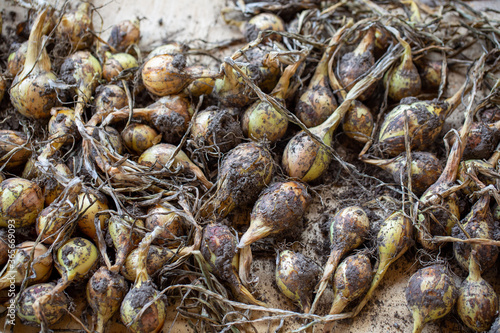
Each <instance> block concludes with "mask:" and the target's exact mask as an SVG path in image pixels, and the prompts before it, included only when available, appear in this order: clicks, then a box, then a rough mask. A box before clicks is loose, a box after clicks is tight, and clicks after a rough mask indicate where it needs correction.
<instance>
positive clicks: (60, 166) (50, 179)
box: [21, 158, 73, 206]
mask: <svg viewBox="0 0 500 333" xmlns="http://www.w3.org/2000/svg"><path fill="white" fill-rule="evenodd" d="M35 163H36V161H35V160H34V159H33V158H30V159H29V160H28V162H27V163H26V165H25V168H24V170H23V173H22V175H21V177H22V178H25V179H28V180H32V179H35V178H37V177H43V176H46V179H44V182H43V183H44V184H43V189H42V190H43V196H44V197H45V206H48V205H50V204H51V203H52V202H54V200H56V199H57V197H59V195H60V194H61V193H62V191H63V190H64V185H63V184H61V183H60V182H59V181H58V180H57V177H59V176H62V177H64V178H66V179H68V180H70V179H72V178H73V173H72V172H71V170H70V169H69V168H68V166H67V165H66V164H64V163H62V162H55V163H54V165H53V166H54V168H55V170H56V172H57V177H55V176H54V175H53V174H50V173H49V174H44V173H43V172H41V170H40V169H39V168H37V167H36V165H35Z"/></svg>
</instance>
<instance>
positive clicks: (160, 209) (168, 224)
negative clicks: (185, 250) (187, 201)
mask: <svg viewBox="0 0 500 333" xmlns="http://www.w3.org/2000/svg"><path fill="white" fill-rule="evenodd" d="M144 226H145V227H146V229H148V230H153V229H154V228H155V227H156V226H162V227H163V229H164V230H163V232H162V233H161V234H160V235H158V240H157V241H156V242H157V243H158V244H165V243H167V244H169V245H179V241H178V240H177V238H178V237H181V236H183V235H185V232H186V231H185V229H186V228H185V222H184V219H183V218H182V217H181V216H180V215H179V214H178V213H176V208H175V207H174V206H173V205H172V204H170V203H168V202H167V201H163V202H160V203H159V204H157V205H154V206H152V207H151V208H150V209H149V210H148V217H146V219H145V220H144Z"/></svg>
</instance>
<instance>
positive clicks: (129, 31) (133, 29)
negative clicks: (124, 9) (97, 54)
mask: <svg viewBox="0 0 500 333" xmlns="http://www.w3.org/2000/svg"><path fill="white" fill-rule="evenodd" d="M140 38H141V30H140V21H139V20H138V19H135V20H133V21H131V20H123V21H121V22H119V23H117V24H115V25H114V26H113V27H112V28H111V32H110V34H109V38H108V44H109V45H111V46H112V47H113V48H114V49H115V50H116V51H118V52H125V51H126V50H127V48H128V47H130V46H132V45H138V44H139V39H140Z"/></svg>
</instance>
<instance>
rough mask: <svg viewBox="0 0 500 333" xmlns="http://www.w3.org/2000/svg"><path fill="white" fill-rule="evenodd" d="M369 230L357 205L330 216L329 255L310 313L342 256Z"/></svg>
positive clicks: (354, 246)
mask: <svg viewBox="0 0 500 333" xmlns="http://www.w3.org/2000/svg"><path fill="white" fill-rule="evenodd" d="M369 232H370V220H369V219H368V215H367V214H366V212H365V211H364V210H363V209H362V208H361V207H359V206H348V207H345V208H343V209H341V210H339V211H338V212H337V213H335V215H334V216H333V217H332V220H331V222H330V244H331V246H330V248H331V250H330V255H329V256H328V261H327V262H326V264H325V268H324V271H323V276H322V277H321V280H320V282H319V285H318V291H317V293H316V297H315V298H314V302H313V304H312V307H311V313H314V311H315V309H316V306H317V303H318V301H319V300H320V298H321V296H322V295H323V293H324V291H325V290H326V287H327V285H328V282H329V281H330V277H331V276H332V275H333V274H334V273H335V270H336V269H337V265H338V264H339V262H340V260H341V259H342V257H343V256H344V255H345V254H347V253H349V252H350V251H352V250H354V249H355V248H357V247H358V246H360V245H361V244H362V243H363V242H364V241H365V239H366V238H367V237H368V233H369Z"/></svg>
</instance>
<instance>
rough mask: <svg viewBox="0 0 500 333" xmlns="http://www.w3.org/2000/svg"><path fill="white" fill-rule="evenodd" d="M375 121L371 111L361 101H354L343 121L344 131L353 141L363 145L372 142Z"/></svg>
mask: <svg viewBox="0 0 500 333" xmlns="http://www.w3.org/2000/svg"><path fill="white" fill-rule="evenodd" d="M374 124H375V120H374V119H373V115H372V112H371V111H370V109H369V108H368V107H367V106H366V105H364V104H363V103H361V102H360V101H357V100H356V101H353V102H352V105H351V107H350V109H349V111H347V113H346V114H345V116H344V119H343V120H342V130H343V131H344V133H345V134H346V135H347V136H348V137H349V138H351V139H354V140H356V141H358V142H361V143H367V142H368V141H370V140H371V136H372V132H373V128H374V126H375V125H374Z"/></svg>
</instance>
